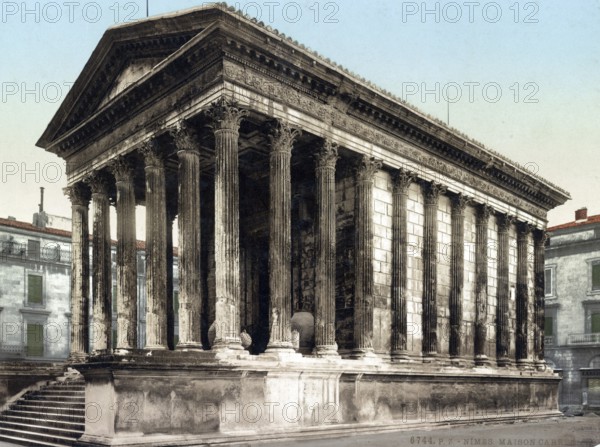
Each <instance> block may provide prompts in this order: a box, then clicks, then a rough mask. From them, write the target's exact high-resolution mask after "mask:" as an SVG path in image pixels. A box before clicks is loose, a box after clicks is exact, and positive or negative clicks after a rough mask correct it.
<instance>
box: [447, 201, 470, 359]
mask: <svg viewBox="0 0 600 447" xmlns="http://www.w3.org/2000/svg"><path fill="white" fill-rule="evenodd" d="M469 201H470V199H469V198H468V197H465V196H464V195H462V194H457V195H454V196H452V213H451V226H452V242H451V243H452V255H451V259H450V300H449V301H450V346H449V350H448V352H449V354H450V357H452V358H454V360H455V361H458V359H459V358H460V356H461V346H462V342H463V340H462V322H463V306H462V303H463V286H464V281H465V208H466V207H467V204H468V203H469Z"/></svg>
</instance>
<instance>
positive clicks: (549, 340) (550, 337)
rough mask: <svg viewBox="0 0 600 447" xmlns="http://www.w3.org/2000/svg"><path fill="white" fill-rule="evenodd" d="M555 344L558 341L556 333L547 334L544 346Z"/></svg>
mask: <svg viewBox="0 0 600 447" xmlns="http://www.w3.org/2000/svg"><path fill="white" fill-rule="evenodd" d="M555 344H556V341H555V340H554V335H547V336H546V337H544V346H546V347H550V346H554V345H555Z"/></svg>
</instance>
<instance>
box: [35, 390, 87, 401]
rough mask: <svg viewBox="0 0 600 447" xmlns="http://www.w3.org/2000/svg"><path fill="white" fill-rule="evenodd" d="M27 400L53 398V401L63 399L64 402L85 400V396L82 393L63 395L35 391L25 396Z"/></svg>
mask: <svg viewBox="0 0 600 447" xmlns="http://www.w3.org/2000/svg"><path fill="white" fill-rule="evenodd" d="M24 398H25V400H29V401H31V400H52V401H62V402H85V396H82V395H81V393H80V394H79V395H71V394H67V395H62V394H54V393H39V392H36V393H33V394H31V395H28V396H24Z"/></svg>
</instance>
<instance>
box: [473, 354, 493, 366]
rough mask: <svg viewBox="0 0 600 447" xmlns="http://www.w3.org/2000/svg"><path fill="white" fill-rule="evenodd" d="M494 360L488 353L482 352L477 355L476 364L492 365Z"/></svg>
mask: <svg viewBox="0 0 600 447" xmlns="http://www.w3.org/2000/svg"><path fill="white" fill-rule="evenodd" d="M491 365H492V361H491V360H490V359H489V358H488V356H487V355H485V354H481V355H476V356H475V366H491Z"/></svg>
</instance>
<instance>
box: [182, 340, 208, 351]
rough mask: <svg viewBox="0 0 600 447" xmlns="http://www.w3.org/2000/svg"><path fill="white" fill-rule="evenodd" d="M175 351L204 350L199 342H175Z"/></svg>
mask: <svg viewBox="0 0 600 447" xmlns="http://www.w3.org/2000/svg"><path fill="white" fill-rule="evenodd" d="M175 350H176V351H184V352H186V351H204V347H203V346H202V343H200V342H187V343H177V346H175Z"/></svg>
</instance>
